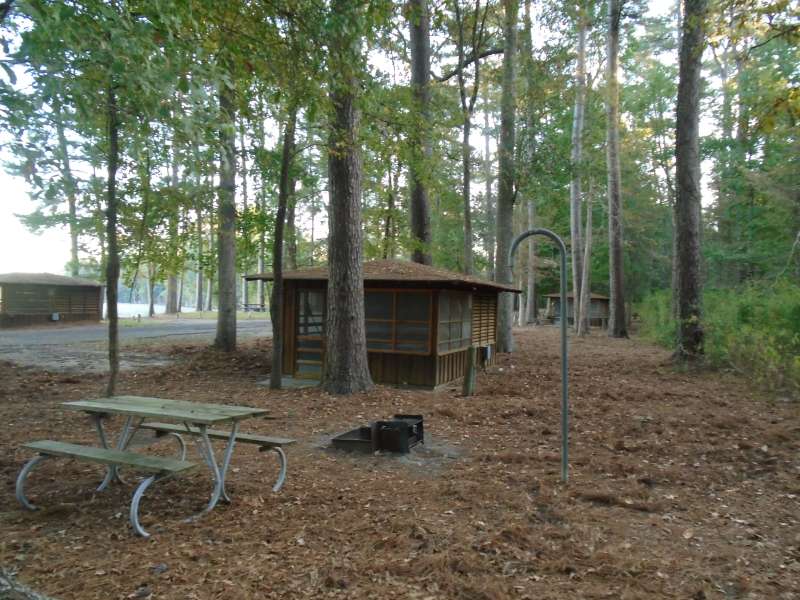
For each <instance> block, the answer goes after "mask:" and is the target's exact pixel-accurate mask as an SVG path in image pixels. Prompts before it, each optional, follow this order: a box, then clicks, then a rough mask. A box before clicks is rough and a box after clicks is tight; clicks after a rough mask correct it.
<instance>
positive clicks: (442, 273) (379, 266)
mask: <svg viewBox="0 0 800 600" xmlns="http://www.w3.org/2000/svg"><path fill="white" fill-rule="evenodd" d="M283 278H284V279H287V280H295V281H315V280H316V281H327V280H328V267H327V266H320V267H307V268H303V269H297V270H295V271H285V272H284V273H283ZM245 279H247V280H249V281H253V280H259V279H264V280H267V281H271V280H273V279H274V277H273V274H272V273H255V274H252V275H246V276H245ZM364 281H370V282H372V281H375V282H386V283H390V282H405V283H424V284H427V285H436V284H440V285H441V286H442V287H457V288H478V287H479V288H491V289H495V290H498V291H504V292H516V293H519V292H520V290H518V289H517V288H515V287H514V286H513V285H506V284H504V283H497V282H494V281H489V280H488V279H483V278H481V277H474V276H472V275H464V274H463V273H455V272H453V271H448V270H447V269H440V268H438V267H431V266H428V265H421V264H419V263H414V262H410V261H407V260H370V261H366V262H365V263H364Z"/></svg>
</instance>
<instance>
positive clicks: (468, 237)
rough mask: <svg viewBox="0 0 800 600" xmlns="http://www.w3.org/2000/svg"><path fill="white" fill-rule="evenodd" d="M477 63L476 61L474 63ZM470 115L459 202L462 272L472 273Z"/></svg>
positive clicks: (465, 127) (463, 142)
mask: <svg viewBox="0 0 800 600" xmlns="http://www.w3.org/2000/svg"><path fill="white" fill-rule="evenodd" d="M476 64H477V63H476ZM471 120H472V119H471V115H469V114H465V115H464V124H463V126H462V130H461V135H462V138H461V167H462V179H461V203H462V205H463V209H464V268H463V270H464V273H466V274H467V275H472V271H473V270H474V266H473V263H474V261H473V259H472V207H471V202H470V200H471V198H470V194H471V193H472V192H471V191H470V183H471V181H470V180H471V177H472V173H471V168H470V167H471V165H470V161H471V159H472V147H471V146H470V143H469V135H470V129H471V128H472V123H471Z"/></svg>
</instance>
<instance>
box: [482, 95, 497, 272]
mask: <svg viewBox="0 0 800 600" xmlns="http://www.w3.org/2000/svg"><path fill="white" fill-rule="evenodd" d="M484 89H485V90H486V91H485V95H484V102H483V110H484V112H483V176H484V178H485V180H486V181H485V184H486V191H485V192H484V195H485V198H484V202H485V204H484V211H485V212H486V238H485V250H486V257H487V262H488V263H489V279H491V280H494V273H495V256H494V251H495V233H496V229H497V223H496V210H497V209H496V207H495V203H494V198H493V196H492V183H493V180H494V176H493V173H492V153H491V150H490V148H489V139H490V135H489V133H490V128H489V98H488V95H489V92H488V89H489V88H488V86H486V87H485V88H484Z"/></svg>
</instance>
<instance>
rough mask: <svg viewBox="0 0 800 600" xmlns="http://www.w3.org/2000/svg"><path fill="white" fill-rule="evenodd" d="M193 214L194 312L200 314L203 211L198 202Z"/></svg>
mask: <svg viewBox="0 0 800 600" xmlns="http://www.w3.org/2000/svg"><path fill="white" fill-rule="evenodd" d="M195 212H196V213H197V274H196V276H195V286H196V287H197V289H196V290H195V304H194V307H195V310H197V312H201V311H202V310H203V263H202V257H203V211H202V209H201V207H200V202H199V200H198V201H197V203H196V205H195Z"/></svg>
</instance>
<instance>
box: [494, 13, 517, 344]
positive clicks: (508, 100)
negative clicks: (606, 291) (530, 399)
mask: <svg viewBox="0 0 800 600" xmlns="http://www.w3.org/2000/svg"><path fill="white" fill-rule="evenodd" d="M518 4H519V3H518V2H517V1H516V0H503V8H504V11H505V19H504V23H503V35H504V38H505V42H504V51H503V83H502V91H501V100H500V147H499V155H500V172H499V179H500V183H499V189H498V194H497V256H496V262H497V266H496V273H495V280H496V281H498V282H500V283H511V282H512V273H511V265H509V264H508V251H509V249H510V247H511V241H512V236H513V235H514V224H513V220H514V180H515V173H514V149H515V145H514V140H515V135H514V133H515V132H514V124H515V96H516V94H515V87H516V53H517V14H518V9H519V6H518ZM497 308H498V311H497V351H498V352H512V351H513V350H514V338H513V335H512V332H511V328H512V324H513V320H514V303H513V295H512V294H510V293H508V292H504V293H502V294H500V297H499V298H498V307H497Z"/></svg>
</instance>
